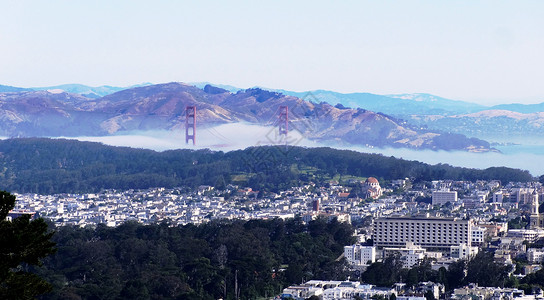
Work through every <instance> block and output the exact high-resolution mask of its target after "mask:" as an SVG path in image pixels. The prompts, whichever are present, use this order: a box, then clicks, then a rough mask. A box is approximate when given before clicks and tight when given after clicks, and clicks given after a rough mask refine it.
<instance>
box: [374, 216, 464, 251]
mask: <svg viewBox="0 0 544 300" xmlns="http://www.w3.org/2000/svg"><path fill="white" fill-rule="evenodd" d="M373 229H374V245H375V246H377V247H404V245H406V243H413V244H415V245H420V246H421V247H423V248H437V249H446V248H447V249H449V248H450V246H456V245H459V244H467V245H468V246H471V234H472V223H471V222H470V220H460V219H453V218H408V217H399V218H379V219H376V220H374V224H373Z"/></svg>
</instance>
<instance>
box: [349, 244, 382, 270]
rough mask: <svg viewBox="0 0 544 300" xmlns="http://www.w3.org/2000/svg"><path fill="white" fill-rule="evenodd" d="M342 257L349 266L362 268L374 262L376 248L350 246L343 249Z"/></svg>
mask: <svg viewBox="0 0 544 300" xmlns="http://www.w3.org/2000/svg"><path fill="white" fill-rule="evenodd" d="M344 257H345V258H346V260H347V261H348V263H349V264H350V265H355V266H364V265H367V264H368V262H370V263H373V262H375V261H376V247H374V246H363V245H351V246H345V247H344Z"/></svg>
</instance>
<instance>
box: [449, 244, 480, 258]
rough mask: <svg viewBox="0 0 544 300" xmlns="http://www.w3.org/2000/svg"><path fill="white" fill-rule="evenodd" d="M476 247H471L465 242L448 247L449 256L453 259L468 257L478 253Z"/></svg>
mask: <svg viewBox="0 0 544 300" xmlns="http://www.w3.org/2000/svg"><path fill="white" fill-rule="evenodd" d="M478 250H479V248H478V247H471V246H468V245H467V244H459V245H456V246H451V247H450V257H451V258H454V259H469V258H471V257H474V256H475V255H476V254H478Z"/></svg>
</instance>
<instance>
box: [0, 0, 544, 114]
mask: <svg viewBox="0 0 544 300" xmlns="http://www.w3.org/2000/svg"><path fill="white" fill-rule="evenodd" d="M0 12H1V17H0V84H4V85H13V86H22V87H31V86H48V85H57V84H63V83H83V84H87V85H93V86H97V85H117V86H127V85H132V84H137V83H142V82H152V83H163V82H170V81H183V82H196V81H209V82H214V83H223V84H231V85H234V86H238V87H242V88H246V87H251V86H256V85H258V86H265V87H270V88H282V89H288V90H295V91H304V90H314V89H328V90H335V91H339V92H370V93H378V94H390V93H413V92H425V93H432V94H436V95H439V96H442V97H446V98H452V99H459V100H466V101H473V102H479V103H484V104H489V103H504V102H522V103H536V102H544V84H543V79H544V74H543V72H544V1H540V0H535V1H524V0H521V1H496V0H494V1H477V0H466V1H436V0H432V1H431V0H429V1H411V0H407V1H191V2H189V1H175V0H171V1H156V0H154V1H135V0H130V1H116V0H108V1H96V0H93V1H73V0H69V1H55V0H52V1H37V0H36V1H24V0H20V1H8V0H0Z"/></svg>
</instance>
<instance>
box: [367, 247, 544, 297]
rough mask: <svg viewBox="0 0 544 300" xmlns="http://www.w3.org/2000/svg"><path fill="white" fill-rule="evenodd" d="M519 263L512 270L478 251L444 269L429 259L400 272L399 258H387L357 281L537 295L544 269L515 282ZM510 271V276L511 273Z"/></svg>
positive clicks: (369, 269)
mask: <svg viewBox="0 0 544 300" xmlns="http://www.w3.org/2000/svg"><path fill="white" fill-rule="evenodd" d="M520 266H521V264H519V263H517V264H516V268H515V270H513V269H512V266H511V265H505V264H503V263H501V262H496V261H495V259H494V254H493V253H492V252H486V251H480V252H479V253H478V254H477V255H476V256H474V257H472V258H471V259H470V260H458V261H456V262H454V263H452V264H450V266H449V267H448V268H447V269H446V268H445V267H440V268H439V269H438V270H433V269H432V267H431V261H430V260H427V259H425V260H423V261H422V262H420V264H419V265H416V266H414V267H413V268H411V269H403V268H402V261H401V260H400V259H399V256H394V255H392V256H388V257H387V258H385V259H383V261H380V262H376V263H373V264H371V265H370V266H369V267H368V268H367V270H366V271H365V272H364V273H363V274H362V275H361V280H362V281H363V282H366V283H371V284H375V285H378V286H387V287H389V286H392V285H393V284H394V283H396V282H404V283H406V285H407V287H412V286H415V285H417V283H419V282H423V281H432V282H436V283H442V284H443V285H444V287H445V289H446V292H452V291H453V289H455V288H459V287H463V286H466V285H468V284H470V283H476V284H478V285H479V286H490V287H507V288H519V289H522V290H524V291H525V293H526V294H534V293H535V292H536V293H538V290H542V289H544V269H540V270H538V271H536V272H534V273H531V274H528V275H527V276H525V277H523V278H521V279H519V278H518V277H516V275H514V274H517V275H519V274H521V267H520ZM512 271H513V274H512Z"/></svg>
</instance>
